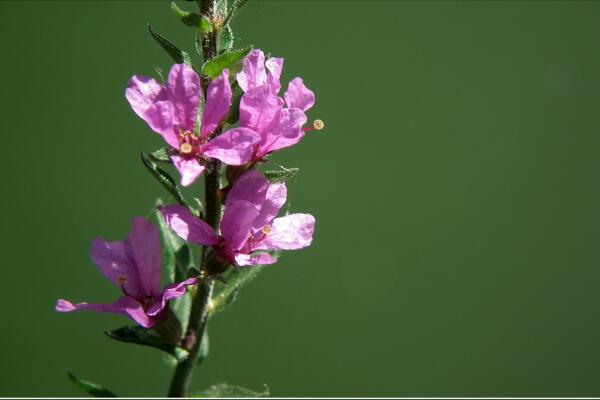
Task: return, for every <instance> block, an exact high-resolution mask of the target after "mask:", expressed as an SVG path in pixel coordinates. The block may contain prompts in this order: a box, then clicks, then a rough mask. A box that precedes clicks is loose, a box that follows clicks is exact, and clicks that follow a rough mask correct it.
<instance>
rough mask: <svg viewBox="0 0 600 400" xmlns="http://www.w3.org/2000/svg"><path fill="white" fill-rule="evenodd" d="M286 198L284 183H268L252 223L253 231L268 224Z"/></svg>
mask: <svg viewBox="0 0 600 400" xmlns="http://www.w3.org/2000/svg"><path fill="white" fill-rule="evenodd" d="M286 198H287V187H286V186H285V183H274V184H272V185H269V189H268V190H267V194H266V196H265V201H264V202H263V203H262V207H261V208H260V213H259V214H258V217H256V219H255V220H254V223H253V224H252V230H253V233H254V232H257V231H259V230H261V229H262V227H263V226H265V225H269V224H270V223H271V221H273V219H274V218H275V217H276V216H277V214H279V210H280V209H281V207H282V206H283V204H284V203H285V199H286Z"/></svg>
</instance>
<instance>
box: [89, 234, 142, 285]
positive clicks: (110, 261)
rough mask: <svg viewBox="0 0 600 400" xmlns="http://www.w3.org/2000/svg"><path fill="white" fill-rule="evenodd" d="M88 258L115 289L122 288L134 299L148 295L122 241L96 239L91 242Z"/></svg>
mask: <svg viewBox="0 0 600 400" xmlns="http://www.w3.org/2000/svg"><path fill="white" fill-rule="evenodd" d="M90 256H91V258H92V261H93V262H94V264H96V266H97V267H98V269H99V270H100V272H102V274H103V275H104V276H105V277H106V278H107V279H108V280H109V281H111V282H113V283H114V284H115V285H116V286H117V287H119V288H120V287H121V286H123V288H125V290H126V291H127V293H129V294H131V295H132V296H136V297H144V296H146V295H147V294H148V293H147V292H146V289H145V287H144V284H143V283H142V282H141V281H140V277H139V274H138V269H137V266H136V265H135V261H134V260H133V257H131V256H130V255H129V254H128V253H127V249H126V246H125V242H124V241H116V242H106V241H105V240H104V239H103V238H96V239H94V241H93V242H92V249H91V254H90Z"/></svg>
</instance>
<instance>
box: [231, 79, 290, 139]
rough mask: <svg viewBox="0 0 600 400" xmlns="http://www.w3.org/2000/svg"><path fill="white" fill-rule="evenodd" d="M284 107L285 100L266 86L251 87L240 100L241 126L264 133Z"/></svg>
mask: <svg viewBox="0 0 600 400" xmlns="http://www.w3.org/2000/svg"><path fill="white" fill-rule="evenodd" d="M282 108H283V100H282V99H281V98H279V97H277V96H274V95H273V94H271V93H269V89H268V88H267V87H266V86H263V87H258V88H254V89H251V90H249V91H247V92H246V93H244V95H243V96H242V99H241V100H240V126H243V127H246V128H250V129H253V130H255V131H256V132H258V133H263V131H265V129H266V128H267V127H268V126H269V125H270V124H271V122H272V121H273V118H274V117H275V115H277V112H278V111H279V110H281V109H282Z"/></svg>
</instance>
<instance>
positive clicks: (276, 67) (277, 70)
mask: <svg viewBox="0 0 600 400" xmlns="http://www.w3.org/2000/svg"><path fill="white" fill-rule="evenodd" d="M265 67H267V70H268V71H269V74H268V75H267V84H268V85H269V88H270V89H271V93H272V94H277V93H279V90H280V89H281V82H280V79H281V71H282V70H283V58H275V57H271V58H269V59H268V60H267V62H265Z"/></svg>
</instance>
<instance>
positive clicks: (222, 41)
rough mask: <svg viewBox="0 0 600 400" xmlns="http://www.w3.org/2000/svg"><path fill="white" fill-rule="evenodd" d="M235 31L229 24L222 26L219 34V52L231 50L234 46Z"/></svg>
mask: <svg viewBox="0 0 600 400" xmlns="http://www.w3.org/2000/svg"><path fill="white" fill-rule="evenodd" d="M233 39H234V37H233V31H232V30H231V27H230V26H229V25H227V26H225V27H224V28H221V30H220V31H219V36H217V49H218V50H219V53H221V52H225V51H229V50H231V49H232V48H233Z"/></svg>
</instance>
